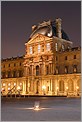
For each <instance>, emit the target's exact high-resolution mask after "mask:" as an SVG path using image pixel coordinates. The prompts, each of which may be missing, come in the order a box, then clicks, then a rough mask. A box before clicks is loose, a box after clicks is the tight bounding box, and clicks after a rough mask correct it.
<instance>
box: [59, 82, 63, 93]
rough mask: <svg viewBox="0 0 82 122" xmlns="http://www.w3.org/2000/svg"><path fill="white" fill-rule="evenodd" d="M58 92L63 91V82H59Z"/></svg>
mask: <svg viewBox="0 0 82 122" xmlns="http://www.w3.org/2000/svg"><path fill="white" fill-rule="evenodd" d="M59 91H64V81H59Z"/></svg>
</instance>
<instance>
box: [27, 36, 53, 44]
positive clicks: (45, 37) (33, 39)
mask: <svg viewBox="0 0 82 122" xmlns="http://www.w3.org/2000/svg"><path fill="white" fill-rule="evenodd" d="M50 39H51V38H49V37H47V36H44V35H42V34H36V35H35V36H34V37H33V38H32V39H30V40H29V42H28V44H32V43H39V42H42V41H45V40H50Z"/></svg>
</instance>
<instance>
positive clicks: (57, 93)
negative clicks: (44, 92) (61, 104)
mask: <svg viewBox="0 0 82 122" xmlns="http://www.w3.org/2000/svg"><path fill="white" fill-rule="evenodd" d="M56 89H57V95H58V89H59V88H58V86H57V88H56Z"/></svg>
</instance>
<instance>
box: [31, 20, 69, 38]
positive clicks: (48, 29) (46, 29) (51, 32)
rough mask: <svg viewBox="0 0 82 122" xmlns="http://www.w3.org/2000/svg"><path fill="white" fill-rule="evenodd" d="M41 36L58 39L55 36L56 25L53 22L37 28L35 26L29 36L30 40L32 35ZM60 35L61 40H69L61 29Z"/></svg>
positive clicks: (44, 23)
mask: <svg viewBox="0 0 82 122" xmlns="http://www.w3.org/2000/svg"><path fill="white" fill-rule="evenodd" d="M38 33H39V34H42V35H45V36H48V37H53V36H55V37H58V36H57V29H56V25H55V23H54V22H49V21H48V22H43V23H42V24H39V26H36V27H35V28H34V30H33V32H32V34H31V35H30V38H32V37H33V36H34V35H36V34H38ZM61 33H62V39H65V40H69V38H68V36H67V34H66V33H65V32H64V30H63V29H61Z"/></svg>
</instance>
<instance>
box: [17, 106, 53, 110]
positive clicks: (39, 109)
mask: <svg viewBox="0 0 82 122" xmlns="http://www.w3.org/2000/svg"><path fill="white" fill-rule="evenodd" d="M16 109H22V110H24V109H27V110H36V109H34V107H32V108H16ZM44 109H54V108H39V109H38V110H44Z"/></svg>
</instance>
